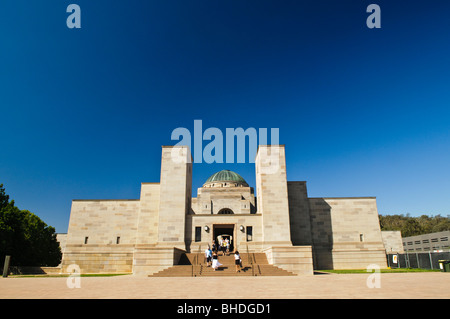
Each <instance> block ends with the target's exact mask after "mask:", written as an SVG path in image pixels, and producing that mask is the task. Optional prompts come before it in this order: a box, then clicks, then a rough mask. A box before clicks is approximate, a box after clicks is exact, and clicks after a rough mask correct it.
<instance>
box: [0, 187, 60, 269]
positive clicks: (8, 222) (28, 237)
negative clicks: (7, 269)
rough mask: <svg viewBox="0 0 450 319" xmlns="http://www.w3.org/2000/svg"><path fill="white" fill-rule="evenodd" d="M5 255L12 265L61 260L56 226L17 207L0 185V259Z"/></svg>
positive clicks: (53, 264) (47, 263)
mask: <svg viewBox="0 0 450 319" xmlns="http://www.w3.org/2000/svg"><path fill="white" fill-rule="evenodd" d="M5 255H10V256H11V264H12V265H15V266H57V265H58V264H59V263H60V261H61V249H60V247H59V244H58V242H57V240H56V233H55V229H54V228H53V227H51V226H48V225H47V224H45V223H44V222H43V221H42V220H41V219H40V218H39V217H38V216H36V215H35V214H33V213H31V212H29V211H27V210H20V209H18V208H17V207H16V206H15V205H14V201H12V200H11V201H9V196H8V195H6V192H5V189H4V188H3V184H0V258H1V259H0V260H4V258H5Z"/></svg>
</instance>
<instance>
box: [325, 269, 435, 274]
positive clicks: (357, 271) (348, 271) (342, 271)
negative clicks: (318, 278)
mask: <svg viewBox="0 0 450 319" xmlns="http://www.w3.org/2000/svg"><path fill="white" fill-rule="evenodd" d="M318 272H321V273H333V274H367V273H371V272H373V271H367V270H366V269H340V270H318ZM401 272H440V270H439V269H421V268H392V269H389V268H388V269H380V273H401Z"/></svg>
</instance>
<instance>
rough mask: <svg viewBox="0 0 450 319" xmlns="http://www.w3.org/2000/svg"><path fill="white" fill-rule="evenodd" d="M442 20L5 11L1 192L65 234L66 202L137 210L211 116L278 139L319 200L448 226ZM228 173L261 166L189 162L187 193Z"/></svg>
mask: <svg viewBox="0 0 450 319" xmlns="http://www.w3.org/2000/svg"><path fill="white" fill-rule="evenodd" d="M71 3H76V4H78V5H79V6H80V7H81V25H82V28H81V29H69V28H67V26H66V18H67V16H68V15H69V13H66V8H67V6H68V5H69V4H71ZM370 3H377V4H379V5H380V7H381V25H382V28H381V29H368V28H367V26H366V18H367V16H368V15H369V14H368V13H366V7H367V6H368V5H369V4H370ZM449 13H450V2H449V1H448V0H432V1H399V0H390V1H378V0H371V1H359V0H358V1H357V0H354V1H349V0H340V1H335V0H327V1H317V0H314V1H313V0H309V1H300V0H296V1H289V0H282V1H275V0H274V1H264V0H258V1H256V0H252V1H246V0H226V1H211V0H202V1H197V0H158V1H144V0H141V1H137V0H131V1H130V0H127V1H125V0H122V1H111V0H110V1H104V0H95V1H87V0H70V1H64V0H42V1H30V0H26V1H25V0H2V1H1V2H0V128H1V145H0V183H3V184H4V186H5V188H6V191H7V193H8V194H10V196H11V198H12V199H14V200H15V201H16V204H17V206H18V207H19V208H21V209H28V210H30V211H32V212H34V213H35V214H37V215H38V216H39V217H41V218H42V219H43V220H44V221H45V222H46V223H47V224H49V225H52V226H54V227H56V231H57V232H66V231H67V226H68V222H69V215H70V205H71V200H72V199H118V198H139V192H140V183H141V182H158V181H159V175H160V155H161V148H160V146H161V145H171V144H175V142H174V141H171V139H170V136H171V132H172V130H174V129H175V128H177V127H186V128H188V129H191V130H192V129H193V124H194V120H195V119H201V120H202V121H203V127H204V128H205V129H206V128H208V127H218V128H220V129H222V130H223V132H225V128H227V127H229V128H237V127H242V128H249V127H254V128H279V129H280V143H281V144H285V145H286V153H287V169H288V180H306V181H307V182H308V183H307V185H308V191H309V195H310V196H311V197H321V196H323V197H333V196H376V197H377V203H378V210H379V213H381V214H396V213H398V214H406V213H410V214H411V215H412V216H415V215H421V214H430V215H436V214H441V215H444V216H446V215H448V214H450V209H449V198H450V196H449V195H450V169H449V168H450V76H449V75H450V19H449ZM205 144H206V142H205ZM224 168H229V169H231V170H234V171H236V172H238V173H240V174H241V175H242V176H243V177H244V178H245V179H246V180H247V181H248V182H249V183H250V184H251V186H255V184H254V183H255V177H254V165H253V164H231V165H227V164H195V165H194V177H193V179H194V180H193V188H194V190H196V189H197V188H198V187H200V186H201V185H202V183H203V182H204V181H205V180H206V179H207V178H208V177H209V176H210V175H211V174H212V173H214V172H216V171H218V170H221V169H224ZM194 195H195V192H194Z"/></svg>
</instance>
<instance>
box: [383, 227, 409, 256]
mask: <svg viewBox="0 0 450 319" xmlns="http://www.w3.org/2000/svg"><path fill="white" fill-rule="evenodd" d="M381 237H382V238H383V243H384V247H385V249H386V253H387V254H397V253H400V254H403V253H404V252H405V250H404V249H403V243H402V233H401V231H399V230H383V231H382V232H381Z"/></svg>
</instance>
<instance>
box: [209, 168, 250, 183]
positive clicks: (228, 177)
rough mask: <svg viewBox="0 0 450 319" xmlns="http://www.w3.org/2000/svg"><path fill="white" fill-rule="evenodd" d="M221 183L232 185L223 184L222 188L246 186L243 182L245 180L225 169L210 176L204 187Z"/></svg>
mask: <svg viewBox="0 0 450 319" xmlns="http://www.w3.org/2000/svg"><path fill="white" fill-rule="evenodd" d="M222 182H230V183H231V184H232V185H225V184H223V186H241V185H242V186H247V182H246V181H245V179H243V178H242V176H241V175H239V174H238V173H235V172H233V171H230V170H227V169H225V170H222V171H220V172H217V173H214V174H212V175H211V176H210V177H209V178H208V179H207V180H206V182H205V184H204V185H207V184H212V183H222Z"/></svg>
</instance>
